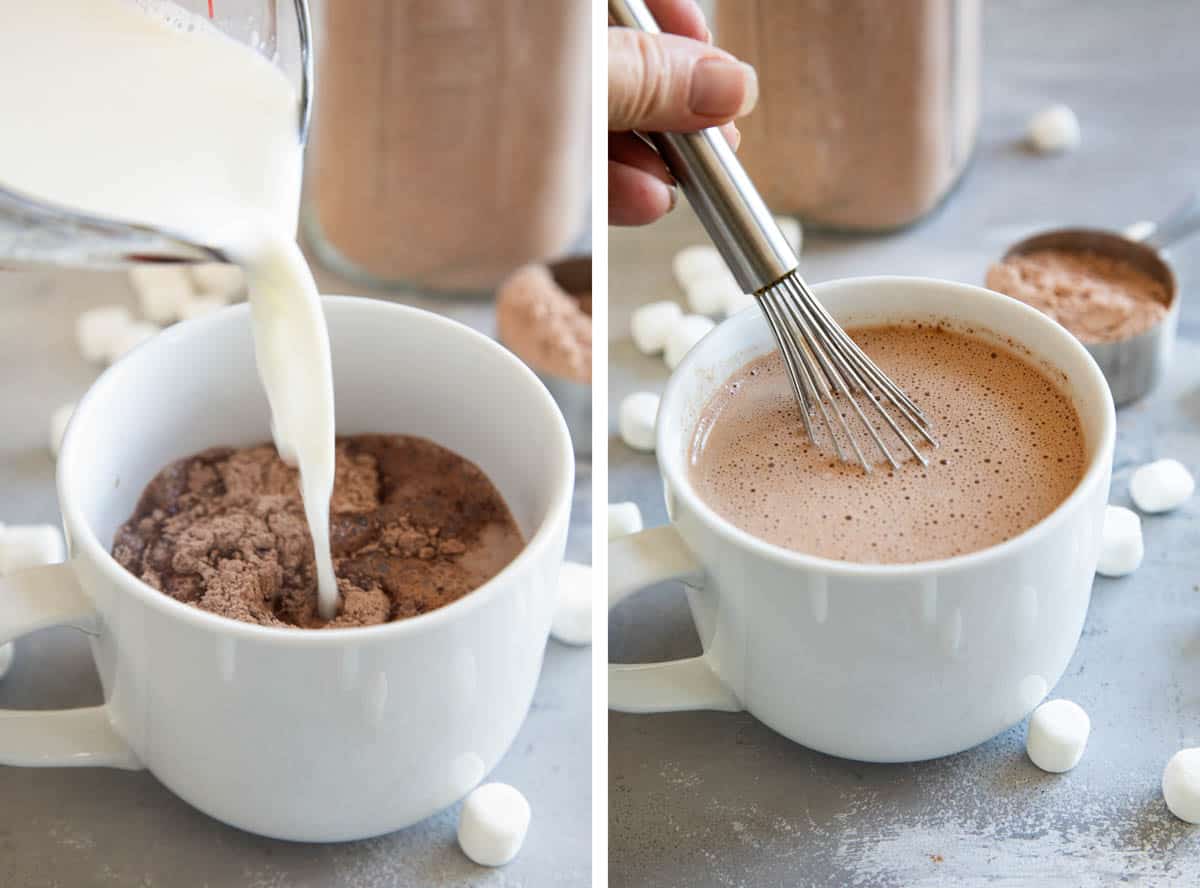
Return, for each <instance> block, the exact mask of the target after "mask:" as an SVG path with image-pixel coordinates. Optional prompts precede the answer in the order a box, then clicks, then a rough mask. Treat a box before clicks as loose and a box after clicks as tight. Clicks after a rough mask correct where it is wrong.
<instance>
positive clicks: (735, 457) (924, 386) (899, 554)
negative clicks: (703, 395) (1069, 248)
mask: <svg viewBox="0 0 1200 888" xmlns="http://www.w3.org/2000/svg"><path fill="white" fill-rule="evenodd" d="M849 332H850V334H851V335H852V336H853V338H854V339H855V341H856V342H858V343H859V345H860V346H861V347H862V348H863V349H864V350H865V351H866V352H867V354H868V355H870V356H871V358H872V359H873V360H875V362H876V363H878V364H879V366H880V367H882V368H883V370H884V371H885V372H886V373H887V374H888V375H890V376H891V378H892V379H893V380H895V381H896V383H897V384H899V385H900V386H901V387H902V388H903V389H905V391H907V392H908V393H909V394H910V395H911V396H912V397H913V399H914V400H915V401H916V402H917V403H918V404H920V406H921V408H922V409H923V410H924V411H925V413H926V415H927V416H929V417H930V418H931V419H932V421H933V423H934V427H935V433H936V437H937V438H938V442H939V444H940V446H939V447H938V448H937V449H933V448H930V447H926V449H925V454H926V455H927V457H928V458H929V463H930V464H929V466H928V468H921V467H920V466H919V465H918V464H916V462H915V461H912V460H911V458H910V460H909V461H908V462H906V463H903V464H902V466H901V469H900V470H899V471H891V470H890V469H889V467H888V466H887V464H886V463H884V464H882V465H879V466H876V468H875V470H874V471H873V472H871V473H870V474H869V475H868V474H864V473H863V471H862V469H861V468H859V467H857V466H854V465H849V464H845V463H841V462H839V461H838V460H837V459H836V457H834V456H833V455H832V454H831V453H830V452H829V451H827V450H824V449H819V448H817V447H815V446H814V445H812V444H811V443H810V442H809V441H808V439H807V437H806V435H805V431H804V426H803V424H802V423H801V421H800V417H799V416H798V415H797V412H796V404H795V401H794V399H793V395H792V390H791V388H790V384H789V382H788V379H787V375H786V372H785V370H784V366H783V362H782V360H781V359H780V357H779V355H778V353H777V352H774V351H772V352H770V353H769V354H766V355H763V356H761V357H759V358H756V359H755V360H753V361H751V362H750V363H748V364H746V365H745V366H743V367H742V368H740V369H739V370H737V372H735V373H734V374H733V375H732V376H731V377H730V378H729V379H728V380H726V381H725V383H724V384H723V385H722V386H721V388H720V389H719V390H718V391H717V393H716V394H715V395H714V396H713V397H712V399H711V400H710V401H709V403H708V404H707V405H706V407H705V409H704V411H703V413H702V415H701V417H700V420H699V422H698V423H697V426H696V431H695V434H694V436H693V439H692V442H691V444H690V446H689V453H688V456H689V475H690V479H691V482H692V484H693V485H694V486H695V488H696V491H697V492H698V493H699V495H700V497H701V498H702V499H703V500H704V501H705V502H706V503H708V505H709V506H711V507H712V508H713V509H715V510H716V511H717V513H718V514H720V515H721V516H722V517H724V518H725V519H726V520H728V521H730V522H732V523H733V524H735V525H736V526H738V527H740V528H741V529H743V530H745V531H746V532H748V533H751V534H753V535H754V536H756V537H759V538H760V539H763V540H766V541H767V542H770V543H774V544H776V545H780V546H784V547H786V548H789V549H794V550H797V551H800V552H805V553H808V554H812V555H820V556H824V557H826V558H836V559H841V560H844V561H853V562H860V563H884V564H898V563H911V562H918V561H929V560H934V559H939V558H948V557H951V556H954V555H962V554H965V553H968V552H974V551H977V550H979V549H984V548H986V547H988V546H992V545H996V544H997V543H1001V542H1003V541H1005V540H1008V539H1011V538H1012V537H1014V536H1016V535H1017V534H1019V533H1021V532H1022V531H1024V530H1027V529H1028V528H1030V527H1032V526H1033V525H1034V524H1036V523H1038V522H1039V521H1041V520H1042V519H1043V518H1045V517H1046V516H1047V515H1049V514H1050V512H1052V511H1053V510H1054V509H1055V508H1056V507H1057V506H1058V505H1059V504H1060V503H1061V502H1062V501H1063V500H1064V499H1066V498H1067V496H1068V495H1069V494H1070V493H1071V491H1072V490H1073V489H1074V488H1075V486H1076V484H1078V483H1079V480H1080V479H1081V477H1082V476H1083V471H1084V465H1085V459H1086V457H1085V447H1084V440H1083V432H1082V428H1081V426H1080V422H1079V417H1078V415H1077V414H1076V412H1075V408H1074V407H1073V406H1072V404H1071V402H1070V401H1069V400H1068V399H1067V397H1066V396H1065V395H1064V394H1063V393H1062V392H1061V391H1060V390H1059V388H1058V386H1057V385H1056V384H1055V383H1054V382H1053V381H1052V380H1051V379H1050V378H1049V377H1048V376H1047V375H1046V373H1044V372H1042V371H1041V370H1039V369H1038V368H1036V367H1035V366H1034V365H1033V364H1032V363H1030V362H1029V361H1028V360H1026V359H1025V358H1023V357H1021V356H1019V355H1018V354H1017V353H1016V352H1015V351H1013V350H1011V349H1010V348H1008V347H1005V346H1000V345H997V344H994V343H992V342H989V341H987V340H985V339H983V338H977V337H976V336H975V335H967V334H971V333H973V331H969V330H968V331H965V332H956V331H952V330H949V329H947V328H944V327H940V326H936V325H929V324H916V325H911V326H879V327H861V328H858V329H852V330H850V331H849ZM889 446H890V445H889ZM891 449H892V451H893V453H899V452H901V450H900V445H897V446H896V447H892V448H891Z"/></svg>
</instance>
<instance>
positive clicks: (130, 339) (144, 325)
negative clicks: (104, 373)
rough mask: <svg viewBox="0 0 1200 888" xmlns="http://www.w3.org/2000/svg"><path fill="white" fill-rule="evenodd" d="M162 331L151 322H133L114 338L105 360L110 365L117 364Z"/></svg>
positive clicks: (119, 331)
mask: <svg viewBox="0 0 1200 888" xmlns="http://www.w3.org/2000/svg"><path fill="white" fill-rule="evenodd" d="M161 331H162V328H161V327H160V326H158V324H152V323H150V322H149V321H132V322H131V323H128V324H126V325H125V326H124V327H122V328H121V329H120V330H118V331H117V332H116V334H115V335H114V336H113V339H112V341H111V342H109V345H108V352H107V353H106V354H105V358H107V359H108V362H109V363H110V364H115V363H116V362H117V361H119V360H121V358H123V357H125V355H127V354H129V353H130V352H131V351H133V350H134V349H135V348H137V347H138V346H139V345H141V344H142V343H143V342H145V341H146V340H147V339H150V338H151V337H153V336H154V335H155V334H157V333H159V332H161Z"/></svg>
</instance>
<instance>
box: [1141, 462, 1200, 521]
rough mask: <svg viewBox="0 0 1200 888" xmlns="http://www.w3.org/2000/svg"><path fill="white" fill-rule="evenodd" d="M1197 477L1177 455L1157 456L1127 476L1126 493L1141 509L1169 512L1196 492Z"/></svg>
mask: <svg viewBox="0 0 1200 888" xmlns="http://www.w3.org/2000/svg"><path fill="white" fill-rule="evenodd" d="M1195 490H1196V480H1195V479H1194V478H1193V477H1192V473H1191V472H1189V471H1188V470H1187V468H1186V467H1185V466H1184V465H1183V463H1181V462H1180V461H1179V460H1177V459H1160V460H1155V461H1154V462H1152V463H1147V464H1146V465H1144V466H1141V467H1140V468H1139V469H1138V470H1137V471H1135V472H1134V473H1133V477H1132V478H1130V479H1129V495H1130V496H1131V497H1133V502H1134V504H1135V505H1136V506H1137V507H1138V508H1139V509H1141V510H1142V511H1143V512H1151V513H1154V512H1169V511H1171V510H1172V509H1175V508H1178V507H1179V506H1181V505H1183V504H1184V502H1186V501H1187V499H1188V498H1189V497H1190V496H1191V495H1192V494H1193V493H1194V492H1195Z"/></svg>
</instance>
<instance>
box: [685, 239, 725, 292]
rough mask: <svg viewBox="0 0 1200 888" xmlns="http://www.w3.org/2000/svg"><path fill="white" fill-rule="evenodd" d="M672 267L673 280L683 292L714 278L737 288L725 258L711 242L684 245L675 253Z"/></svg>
mask: <svg viewBox="0 0 1200 888" xmlns="http://www.w3.org/2000/svg"><path fill="white" fill-rule="evenodd" d="M672 267H673V268H674V271H675V280H677V281H678V282H679V286H680V288H681V289H683V291H684V292H687V291H688V290H691V289H692V288H693V287H695V286H698V285H699V284H701V283H703V282H705V281H708V280H712V279H714V278H716V279H721V280H726V281H728V282H729V283H730V284H731V285H732V286H733V288H734V289H737V288H738V286H737V282H736V281H734V279H733V273H732V272H731V271H730V270H729V266H727V265H726V264H725V260H724V259H722V258H721V254H720V253H719V252H717V248H716V247H714V246H712V245H711V244H696V245H695V246H691V247H684V248H683V249H682V250H680V251H679V252H678V253H676V254H675V260H674V262H673V263H672Z"/></svg>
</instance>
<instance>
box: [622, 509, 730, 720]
mask: <svg viewBox="0 0 1200 888" xmlns="http://www.w3.org/2000/svg"><path fill="white" fill-rule="evenodd" d="M608 566H609V581H608V609H609V610H612V609H613V608H614V607H615V606H616V605H617V604H618V603H619V602H621V601H624V600H625V599H626V598H628V597H629V596H630V595H632V594H634V593H635V592H638V591H640V590H641V589H645V588H646V587H647V586H653V585H654V584H655V583H661V582H664V581H666V580H674V579H686V578H687V577H690V576H695V575H696V574H698V573H699V571H700V565H699V564H697V563H696V559H695V557H694V556H693V555H692V553H691V551H690V550H689V549H688V547H687V546H686V545H685V544H684V542H683V540H682V539H681V538H680V536H679V533H678V531H676V530H675V528H674V527H672V526H671V525H669V524H668V525H666V526H664V527H655V528H653V529H651V530H644V531H642V532H641V533H635V534H632V535H630V536H626V537H619V538H617V539H615V540H613V541H612V542H610V543H609V544H608ZM608 708H609V709H612V710H615V711H617V712H680V711H684V710H691V709H718V710H723V711H725V712H738V711H740V710H741V709H742V704H741V702H740V701H739V700H738V699H737V697H735V696H734V695H733V693H732V692H731V691H730V690H729V689H728V688H727V687H725V684H724V682H722V681H721V679H720V677H719V676H718V675H717V673H716V670H715V669H713V667H712V664H711V663H709V661H708V657H707V656H705V655H704V654H701V655H700V656H699V657H690V658H688V659H686V660H668V661H667V662H665V663H630V664H624V663H622V664H617V663H610V664H609V665H608Z"/></svg>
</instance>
